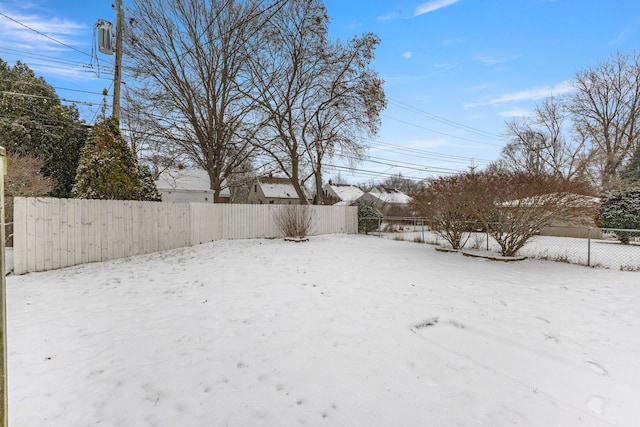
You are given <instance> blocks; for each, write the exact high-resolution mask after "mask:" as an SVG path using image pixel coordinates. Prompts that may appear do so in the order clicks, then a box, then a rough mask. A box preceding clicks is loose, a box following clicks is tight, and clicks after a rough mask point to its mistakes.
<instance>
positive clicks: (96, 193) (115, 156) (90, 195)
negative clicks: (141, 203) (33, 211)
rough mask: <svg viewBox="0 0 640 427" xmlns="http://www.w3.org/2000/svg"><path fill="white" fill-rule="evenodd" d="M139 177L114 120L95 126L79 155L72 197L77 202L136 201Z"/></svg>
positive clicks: (131, 155)
mask: <svg viewBox="0 0 640 427" xmlns="http://www.w3.org/2000/svg"><path fill="white" fill-rule="evenodd" d="M140 191H141V184H140V177H139V175H138V166H137V161H136V158H135V156H134V154H133V151H131V149H130V148H129V146H128V145H127V143H126V142H125V141H124V139H123V138H122V136H121V135H120V129H119V126H118V121H117V120H116V119H114V118H109V119H106V120H105V121H104V122H102V123H97V124H96V125H95V126H94V127H93V129H92V130H91V132H90V134H89V137H88V138H87V141H86V143H85V145H84V147H83V148H82V152H81V154H80V162H79V164H78V170H77V172H76V184H75V187H74V191H73V193H74V196H75V197H76V198H79V199H105V200H140Z"/></svg>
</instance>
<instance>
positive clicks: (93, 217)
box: [13, 197, 358, 274]
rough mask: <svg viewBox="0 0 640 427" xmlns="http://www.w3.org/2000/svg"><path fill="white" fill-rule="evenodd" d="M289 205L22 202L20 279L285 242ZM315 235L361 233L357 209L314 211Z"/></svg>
mask: <svg viewBox="0 0 640 427" xmlns="http://www.w3.org/2000/svg"><path fill="white" fill-rule="evenodd" d="M287 208H289V206H284V205H235V204H219V205H218V204H206V203H189V204H183V203H160V202H137V201H117V200H80V199H54V198H22V197H16V199H15V203H14V220H13V234H14V236H13V237H14V240H13V243H14V245H13V247H14V255H13V256H14V261H13V262H14V267H13V270H14V273H15V274H24V273H28V272H33V271H45V270H52V269H57V268H62V267H68V266H72V265H78V264H83V263H88V262H96V261H106V260H109V259H115V258H123V257H128V256H133V255H141V254H146V253H151V252H157V251H163V250H168V249H174V248H179V247H185V246H192V245H196V244H200V243H205V242H211V241H215V240H221V239H246V238H261V237H262V238H274V237H282V236H283V233H282V231H280V230H279V229H278V227H277V225H276V222H275V219H274V218H275V215H277V212H278V210H280V209H287ZM309 209H311V211H312V216H313V218H314V223H313V227H312V231H311V232H310V233H309V234H310V235H319V234H332V233H356V232H357V230H358V225H357V208H355V207H349V206H309Z"/></svg>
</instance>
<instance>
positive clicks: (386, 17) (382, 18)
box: [376, 12, 399, 21]
mask: <svg viewBox="0 0 640 427" xmlns="http://www.w3.org/2000/svg"><path fill="white" fill-rule="evenodd" d="M398 16H399V15H398V14H397V13H396V12H391V13H389V14H387V15H383V16H378V18H376V19H377V20H378V21H391V20H393V19H396V18H397V17H398Z"/></svg>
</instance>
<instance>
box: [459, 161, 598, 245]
mask: <svg viewBox="0 0 640 427" xmlns="http://www.w3.org/2000/svg"><path fill="white" fill-rule="evenodd" d="M465 182H466V185H467V192H468V193H472V194H474V196H473V200H472V203H470V204H469V207H470V208H471V211H470V213H471V215H472V216H473V217H474V218H476V219H477V220H479V221H480V222H481V223H482V224H483V226H484V228H485V229H486V230H487V231H488V232H489V234H490V235H491V237H493V238H494V239H495V240H496V242H497V243H498V244H499V245H500V250H501V253H502V255H503V256H513V255H515V254H516V253H517V252H518V251H519V250H520V249H521V248H522V247H523V246H524V245H525V243H526V242H527V241H528V240H529V239H531V238H532V237H533V236H534V235H536V233H537V232H538V230H539V229H540V227H542V226H545V225H548V224H549V223H550V222H551V220H552V219H553V218H555V217H560V216H562V215H564V214H566V213H567V212H569V211H570V210H571V209H572V208H575V206H576V204H577V203H580V201H581V200H582V199H584V195H590V188H589V187H588V186H587V185H586V184H584V183H583V182H581V181H578V180H568V179H565V178H563V177H560V176H558V175H549V174H532V173H527V172H505V171H497V172H483V173H477V174H468V175H466V176H465Z"/></svg>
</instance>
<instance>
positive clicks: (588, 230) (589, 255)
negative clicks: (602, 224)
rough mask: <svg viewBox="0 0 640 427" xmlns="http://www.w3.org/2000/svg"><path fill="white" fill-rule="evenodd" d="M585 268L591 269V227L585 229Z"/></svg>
mask: <svg viewBox="0 0 640 427" xmlns="http://www.w3.org/2000/svg"><path fill="white" fill-rule="evenodd" d="M587 267H591V227H589V228H588V229H587Z"/></svg>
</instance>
